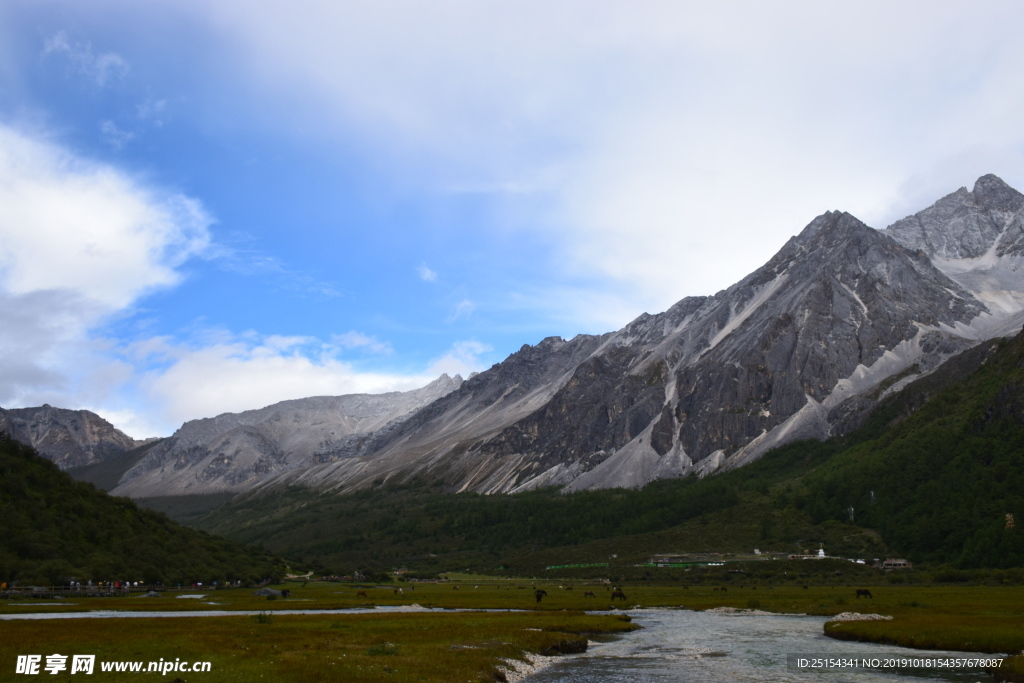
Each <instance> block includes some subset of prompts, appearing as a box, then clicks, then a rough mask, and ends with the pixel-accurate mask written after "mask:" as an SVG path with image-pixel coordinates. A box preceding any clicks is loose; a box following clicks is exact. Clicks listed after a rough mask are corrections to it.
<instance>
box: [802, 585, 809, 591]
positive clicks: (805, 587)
mask: <svg viewBox="0 0 1024 683" xmlns="http://www.w3.org/2000/svg"><path fill="white" fill-rule="evenodd" d="M802 588H803V589H804V590H805V591H806V590H810V589H809V588H808V587H807V586H802Z"/></svg>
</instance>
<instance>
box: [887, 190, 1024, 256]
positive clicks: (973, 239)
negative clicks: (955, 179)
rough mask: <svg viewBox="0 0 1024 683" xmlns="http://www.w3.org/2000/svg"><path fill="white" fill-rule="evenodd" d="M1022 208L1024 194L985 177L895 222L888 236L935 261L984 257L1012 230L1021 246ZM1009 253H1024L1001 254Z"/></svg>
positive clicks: (1002, 252)
mask: <svg viewBox="0 0 1024 683" xmlns="http://www.w3.org/2000/svg"><path fill="white" fill-rule="evenodd" d="M1021 208H1024V195H1022V194H1021V193H1020V192H1017V190H1015V189H1013V188H1012V187H1010V186H1009V185H1007V184H1006V183H1005V182H1003V181H1002V180H1001V179H1000V178H998V177H997V176H994V175H985V176H982V177H981V178H979V179H978V181H977V182H976V183H975V184H974V189H973V190H971V191H968V190H967V188H965V187H961V188H960V189H959V190H957V191H956V192H953V193H952V194H949V195H946V196H945V197H943V198H942V199H940V200H939V201H937V202H935V203H934V204H932V205H931V206H929V207H928V208H927V209H924V210H923V211H919V212H917V213H915V214H914V215H912V216H908V217H906V218H904V219H902V220H899V221H896V222H895V223H893V224H892V225H890V226H889V227H888V228H886V230H885V232H886V234H887V235H888V236H889V237H891V238H892V239H894V240H896V241H897V242H899V243H900V244H902V245H903V246H906V247H909V248H911V249H920V250H921V251H923V252H925V254H927V255H928V256H929V257H930V258H940V259H971V258H980V257H982V256H984V255H985V254H986V253H987V252H988V251H989V250H990V249H991V248H992V247H993V246H994V245H995V244H996V242H997V241H1000V238H1001V237H1002V236H1003V235H1004V233H1005V232H1006V231H1007V229H1008V228H1010V229H1011V232H1012V234H1011V235H1010V237H1011V241H1014V242H1016V238H1017V237H1018V236H1020V235H1022V234H1024V233H1022V231H1021V221H1020V216H1019V212H1020V210H1021ZM1014 222H1015V225H1011V223H1014ZM1006 246H1007V247H1009V246H1010V243H1009V242H1007V245H1006ZM1007 251H1013V253H1014V254H1015V255H1021V254H1022V253H1024V252H1022V251H1021V250H1020V249H1019V248H1013V249H1003V250H1001V252H1000V255H1002V254H1005V253H1007Z"/></svg>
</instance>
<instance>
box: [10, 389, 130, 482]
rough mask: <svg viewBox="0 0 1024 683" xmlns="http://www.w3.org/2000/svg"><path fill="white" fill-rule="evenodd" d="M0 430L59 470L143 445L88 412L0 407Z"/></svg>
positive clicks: (105, 457)
mask: <svg viewBox="0 0 1024 683" xmlns="http://www.w3.org/2000/svg"><path fill="white" fill-rule="evenodd" d="M0 431H3V432H7V433H8V434H9V435H10V436H11V438H13V439H15V440H17V441H21V442H22V443H26V444H28V445H30V446H32V447H33V448H35V449H36V450H37V451H39V453H40V455H42V456H43V457H46V458H49V459H50V460H52V461H53V462H55V463H56V464H57V466H58V467H60V468H61V469H64V470H66V469H68V468H69V467H79V466H82V465H91V464H94V463H98V462H102V461H104V460H107V459H108V458H111V457H113V456H115V455H119V454H121V453H124V452H125V451H129V450H131V449H133V448H135V447H136V446H140V445H142V444H143V442H142V441H136V440H135V439H133V438H131V437H130V436H128V435H127V434H125V433H124V432H122V431H120V430H119V429H116V428H115V427H114V425H112V424H110V423H109V422H107V421H106V420H104V419H103V418H102V417H100V416H99V415H97V414H96V413H93V412H90V411H88V410H65V409H63V408H54V407H52V406H49V405H44V406H41V407H39V408H13V409H9V410H5V409H3V408H0Z"/></svg>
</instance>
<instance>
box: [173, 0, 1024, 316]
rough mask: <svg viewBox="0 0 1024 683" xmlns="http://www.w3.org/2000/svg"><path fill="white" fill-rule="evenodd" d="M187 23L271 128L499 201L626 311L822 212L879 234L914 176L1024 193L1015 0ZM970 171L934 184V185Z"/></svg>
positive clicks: (502, 9) (309, 16)
mask: <svg viewBox="0 0 1024 683" xmlns="http://www.w3.org/2000/svg"><path fill="white" fill-rule="evenodd" d="M190 6H191V8H192V11H194V12H195V13H197V14H198V15H200V16H202V17H203V18H204V20H206V21H208V22H210V23H211V24H213V25H214V26H216V27H218V28H219V29H220V30H221V31H222V32H223V35H224V36H225V37H226V38H227V40H226V41H225V44H229V45H231V46H233V48H234V50H235V51H234V53H233V55H232V56H231V57H229V58H228V61H229V62H230V63H231V68H232V74H234V73H236V72H239V71H237V70H241V71H240V72H241V73H247V74H248V77H249V82H250V83H252V84H255V86H256V87H257V88H258V89H261V90H262V91H263V92H264V96H265V97H266V98H267V100H268V101H270V100H271V99H273V100H277V101H287V102H289V110H288V111H287V112H281V115H283V116H302V117H307V116H317V115H318V114H322V115H323V116H324V117H325V119H324V121H325V122H326V120H327V119H326V117H329V118H330V121H331V122H332V123H333V125H334V126H335V128H334V130H336V131H337V132H338V133H340V134H342V135H354V136H358V137H359V139H360V140H365V139H373V140H375V141H376V144H377V150H378V152H380V153H384V154H387V153H390V154H393V155H394V157H395V158H396V159H397V160H398V162H399V164H400V165H401V166H402V168H403V169H404V170H403V172H404V173H408V172H409V171H408V169H409V168H415V167H418V168H421V170H422V173H423V182H424V183H426V184H434V186H435V187H436V188H437V189H438V191H449V190H450V188H484V189H486V190H488V191H490V190H495V189H502V188H504V190H503V191H501V192H499V193H497V194H500V195H501V198H496V199H495V201H504V202H518V203H519V204H517V206H529V207H531V208H532V209H533V210H534V211H535V212H536V213H537V214H540V215H539V216H538V215H535V216H533V219H532V220H524V221H523V223H524V224H528V223H530V224H533V225H536V226H537V229H543V230H546V231H555V232H557V234H558V239H557V245H556V246H557V247H558V248H559V249H560V250H561V252H562V258H561V259H560V262H561V263H563V264H564V273H562V274H563V275H567V276H570V277H581V276H582V277H588V278H591V279H592V280H593V279H594V278H603V279H604V280H605V282H606V283H608V284H607V285H606V286H607V288H608V289H609V290H614V291H615V293H616V295H617V296H620V297H623V298H624V299H630V300H631V301H632V302H633V304H632V305H633V306H634V308H636V309H637V310H640V309H644V308H646V309H648V310H658V309H663V308H664V307H666V306H668V305H669V304H671V303H672V302H673V301H675V300H676V299H678V298H680V297H681V296H683V295H686V294H701V293H711V292H713V291H715V290H716V289H719V288H722V287H725V286H727V285H729V284H731V283H732V282H734V281H735V280H736V279H738V278H739V277H741V276H742V275H745V274H746V273H747V272H749V271H750V270H751V269H753V268H754V267H756V266H758V265H760V264H761V263H763V262H764V261H765V260H766V259H767V258H768V257H769V256H770V255H771V254H772V253H773V252H774V251H775V250H777V249H778V248H779V247H781V245H782V244H783V243H784V242H785V240H786V239H787V238H788V237H789V236H790V235H791V234H793V233H795V232H797V231H798V230H799V229H800V228H802V227H803V226H804V225H805V224H806V223H807V222H809V221H810V220H811V219H812V218H813V217H814V216H816V215H817V214H819V213H821V212H823V211H825V210H829V209H837V208H838V209H845V210H850V211H851V212H853V213H855V214H857V215H859V216H860V217H862V218H863V219H865V220H867V221H869V222H871V223H875V224H879V223H880V222H882V221H887V220H890V219H891V218H893V217H894V214H893V211H895V210H896V208H897V207H896V206H895V204H898V202H896V200H895V198H896V196H897V192H898V191H899V189H900V188H902V187H904V186H905V185H906V184H907V183H910V182H912V181H915V179H916V181H915V182H920V181H921V180H922V179H925V180H927V181H928V186H927V188H926V191H923V192H922V195H923V196H927V197H928V199H927V201H929V202H930V201H933V200H934V199H936V198H938V197H939V196H941V195H942V194H944V193H946V192H948V191H951V190H953V189H955V188H956V187H957V186H959V185H962V184H970V183H971V182H972V181H973V179H974V177H976V176H977V175H980V174H981V173H984V172H989V171H992V172H996V173H1000V174H1001V175H1004V176H1005V177H1006V179H1007V180H1009V181H1010V182H1011V183H1016V184H1020V183H1021V182H1022V181H1024V155H1022V153H1021V150H1022V149H1024V129H1021V128H1020V126H1019V121H1020V120H1021V118H1022V116H1024V90H1022V89H1021V88H1020V87H1018V81H1019V74H1020V72H1021V70H1022V69H1024V42H1022V41H1020V40H1019V35H1018V33H1019V31H1018V30H1017V27H1018V26H1020V25H1021V24H1022V23H1024V5H1020V4H1019V3H1012V2H1003V1H1001V0H989V1H987V2H979V3H972V4H971V5H969V6H968V5H965V4H963V3H956V2H924V0H916V1H912V2H906V3H902V4H900V5H899V6H898V7H897V6H893V5H892V4H891V3H885V2H881V1H880V0H869V1H867V2H863V3H853V4H846V5H842V4H836V3H813V2H808V1H806V0H788V1H784V2H778V3H770V4H766V3H760V2H753V1H737V0H733V1H732V2H723V3H717V4H708V3H703V4H701V3H694V2H668V1H667V0H665V1H657V0H655V1H652V2H647V3H641V4H637V3H632V2H624V1H621V0H604V1H599V2H582V1H581V0H561V1H559V0H556V1H554V2H551V1H547V0H545V1H543V2H542V1H541V0H526V1H525V2H517V3H512V4H505V5H494V4H489V3H478V2H473V1H472V0H446V1H444V2H441V3H430V4H424V3H417V2H412V1H411V0H395V1H393V2H388V3H377V4H371V3H366V4H356V5H352V4H351V3H349V4H341V5H329V4H327V5H325V4H324V3H322V2H319V1H318V0H296V1H295V2H293V3H289V4H288V5H287V7H285V6H283V5H279V4H276V3H270V2H262V3H254V4H251V5H250V6H249V9H248V11H247V12H246V13H245V14H244V15H239V14H238V12H237V11H236V8H235V6H234V4H233V3H232V2H229V1H228V0H213V1H212V2H207V1H206V0H204V1H203V2H202V3H199V2H198V1H197V0H194V1H193V2H192V4H191V5H190ZM282 92H287V93H288V94H289V96H288V97H282V96H281V93H282ZM295 98H298V99H301V100H305V101H307V102H310V103H316V104H317V105H318V106H315V107H294V106H292V103H293V102H294V99H295ZM296 112H299V113H296ZM310 112H314V113H312V114H311V113H310ZM320 128H321V129H324V128H329V126H321V127H320ZM968 158H969V159H970V160H971V163H966V164H963V165H961V166H960V170H959V173H958V174H956V175H957V178H956V179H955V182H954V183H953V186H952V187H951V186H950V184H949V181H950V180H951V179H950V178H947V177H941V178H940V176H942V175H943V174H937V173H935V172H934V169H937V168H941V167H943V166H946V165H948V163H947V162H948V160H949V159H968ZM424 159H427V161H424ZM985 159H987V160H988V167H986V168H982V167H981V165H982V164H981V163H980V162H981V161H982V160H985ZM940 180H941V182H940ZM507 188H515V189H516V190H518V192H509V191H507ZM524 188H525V189H527V190H528V191H525V192H523V191H522V190H523V189H524ZM503 208H505V207H503ZM913 208H914V209H918V208H921V207H920V206H915V207H913Z"/></svg>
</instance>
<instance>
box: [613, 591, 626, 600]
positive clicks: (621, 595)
mask: <svg viewBox="0 0 1024 683" xmlns="http://www.w3.org/2000/svg"><path fill="white" fill-rule="evenodd" d="M615 598H619V599H620V600H622V602H626V594H625V593H623V592H622V591H620V590H619V589H618V588H616V589H615V590H613V591H612V600H614V599H615Z"/></svg>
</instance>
